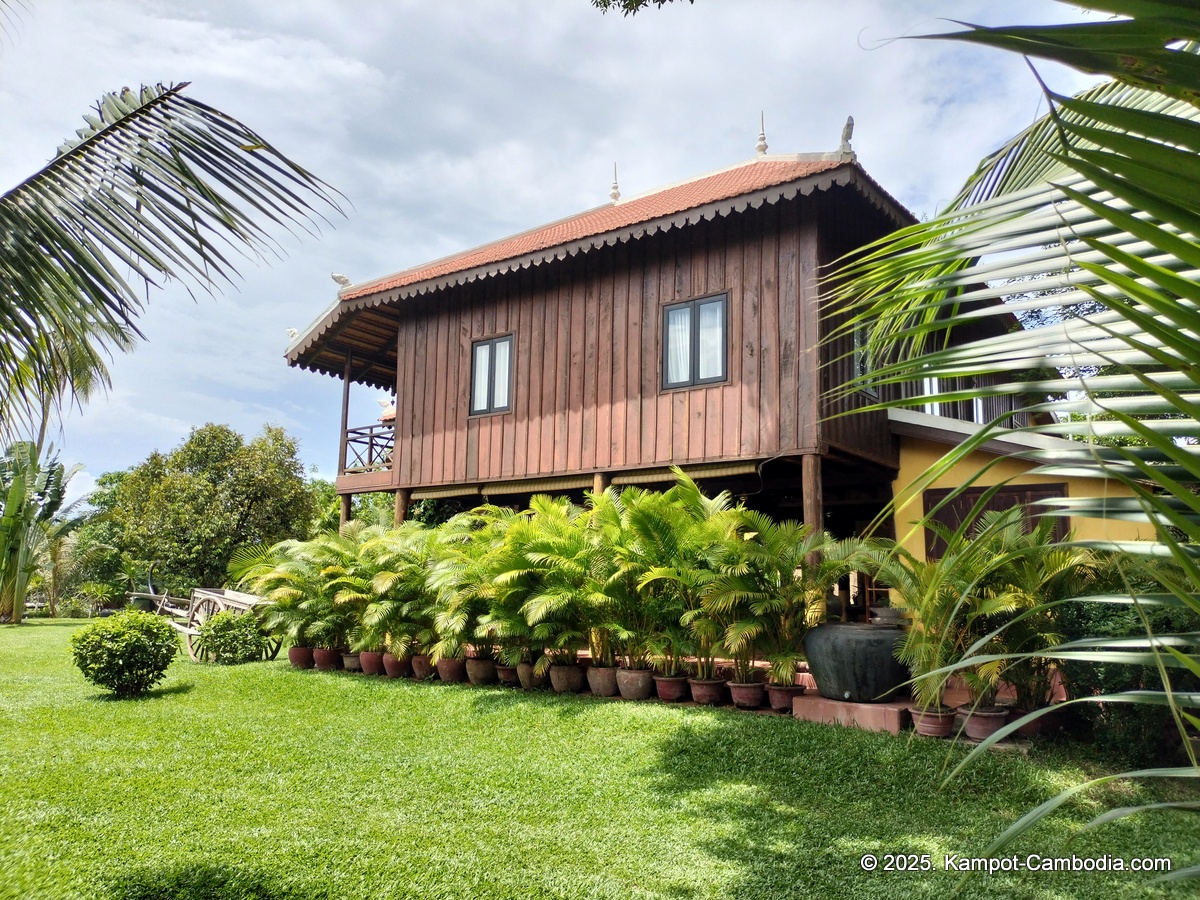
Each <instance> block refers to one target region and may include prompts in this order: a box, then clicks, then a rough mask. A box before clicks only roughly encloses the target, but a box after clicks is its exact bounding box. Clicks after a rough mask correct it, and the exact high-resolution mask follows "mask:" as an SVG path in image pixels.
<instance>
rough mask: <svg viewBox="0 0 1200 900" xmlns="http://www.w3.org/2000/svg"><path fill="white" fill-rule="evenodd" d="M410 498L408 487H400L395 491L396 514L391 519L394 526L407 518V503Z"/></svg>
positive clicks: (410, 492) (402, 522)
mask: <svg viewBox="0 0 1200 900" xmlns="http://www.w3.org/2000/svg"><path fill="white" fill-rule="evenodd" d="M411 500H412V491H410V490H409V489H408V488H400V489H399V490H397V491H396V515H395V517H394V518H393V521H394V522H395V523H396V527H399V526H401V525H403V524H404V520H405V519H407V518H408V504H409V501H411Z"/></svg>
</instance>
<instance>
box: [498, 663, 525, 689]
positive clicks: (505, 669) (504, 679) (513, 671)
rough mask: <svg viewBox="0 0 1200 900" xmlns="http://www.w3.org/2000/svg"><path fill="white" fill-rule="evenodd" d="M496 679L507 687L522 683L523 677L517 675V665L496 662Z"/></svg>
mask: <svg viewBox="0 0 1200 900" xmlns="http://www.w3.org/2000/svg"><path fill="white" fill-rule="evenodd" d="M496 680H497V681H499V682H500V683H501V684H502V685H504V686H505V687H517V686H518V685H519V684H520V683H521V679H520V678H518V677H517V667H516V666H506V665H503V664H502V663H496Z"/></svg>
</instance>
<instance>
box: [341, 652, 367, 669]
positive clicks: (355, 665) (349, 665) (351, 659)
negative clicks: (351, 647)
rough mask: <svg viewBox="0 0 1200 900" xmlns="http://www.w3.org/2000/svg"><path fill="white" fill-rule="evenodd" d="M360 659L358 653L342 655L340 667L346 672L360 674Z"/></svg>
mask: <svg viewBox="0 0 1200 900" xmlns="http://www.w3.org/2000/svg"><path fill="white" fill-rule="evenodd" d="M360 657H361V654H358V653H343V654H342V666H343V667H344V668H345V670H346V671H347V672H361V671H362V659H361V658H360Z"/></svg>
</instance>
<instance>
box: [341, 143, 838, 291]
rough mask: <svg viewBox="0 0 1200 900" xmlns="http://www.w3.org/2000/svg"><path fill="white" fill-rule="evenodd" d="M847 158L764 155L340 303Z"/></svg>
mask: <svg viewBox="0 0 1200 900" xmlns="http://www.w3.org/2000/svg"><path fill="white" fill-rule="evenodd" d="M849 163H850V159H848V158H843V157H842V156H840V155H839V154H833V153H829V154H808V155H801V156H764V157H759V158H756V159H752V160H750V161H749V162H745V163H740V164H739V165H736V166H731V167H730V168H728V169H723V170H721V171H719V172H713V173H712V174H710V175H703V176H701V177H699V178H695V179H692V180H690V181H685V182H682V183H679V184H675V185H670V186H668V187H665V188H660V189H658V190H655V191H652V192H650V193H648V194H643V195H641V196H637V197H631V198H630V199H628V200H619V201H618V202H616V203H612V204H607V205H605V206H600V207H596V208H595V209H590V210H587V211H586V212H582V213H579V214H577V215H574V216H570V217H568V218H566V219H560V220H559V221H557V222H551V223H550V224H549V225H543V226H540V227H538V228H534V229H531V230H529V231H525V232H522V233H520V234H516V235H513V236H512V237H508V238H504V239H502V240H499V241H494V242H492V243H490V244H484V245H483V246H482V247H476V248H474V249H472V250H467V251H465V252H463V253H456V254H454V255H453V256H448V257H445V258H444V259H440V260H435V261H434V262H430V263H426V264H424V265H421V266H418V267H416V268H413V269H407V270H405V271H403V272H397V273H396V274H394V275H389V276H387V277H384V278H380V279H376V280H374V281H369V282H365V283H363V284H357V285H353V286H351V287H348V288H346V289H345V290H343V291H341V292H340V293H339V295H338V296H339V298H340V299H341V300H342V301H343V302H344V301H348V300H354V299H355V298H358V297H363V296H366V295H367V294H375V293H379V292H380V291H388V290H393V289H395V288H400V287H404V286H406V285H411V284H416V283H419V282H422V281H428V280H430V279H434V278H439V277H442V276H445V275H450V274H453V273H455V272H462V271H465V270H467V269H473V268H476V267H477V266H486V265H488V264H491V263H497V262H501V261H503V260H507V259H513V258H516V257H521V256H525V255H527V254H530V253H536V252H538V251H539V250H546V249H549V248H551V247H558V246H560V245H562V244H569V243H571V242H573V241H578V240H582V239H585V238H588V237H591V236H593V235H599V234H605V233H606V232H610V231H616V230H619V229H622V228H628V227H630V226H632V225H637V224H640V223H642V222H649V221H651V220H654V219H659V218H662V217H664V216H670V215H674V214H676V213H680V212H683V211H684V210H689V209H694V208H696V207H699V206H704V205H706V204H709V203H716V202H718V201H721V200H727V199H729V198H731V197H737V196H740V195H742V194H748V193H751V192H753V191H759V190H762V189H764V188H769V187H772V186H774V185H777V184H784V183H786V182H789V181H795V180H796V179H799V178H807V177H809V176H812V175H818V174H820V173H822V172H827V171H829V170H832V169H836V168H838V167H839V166H844V165H847V164H849Z"/></svg>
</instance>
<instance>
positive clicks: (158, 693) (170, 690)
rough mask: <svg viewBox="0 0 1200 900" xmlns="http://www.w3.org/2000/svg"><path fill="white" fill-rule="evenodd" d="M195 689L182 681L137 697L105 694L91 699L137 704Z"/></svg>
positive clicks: (102, 701) (96, 695) (103, 701)
mask: <svg viewBox="0 0 1200 900" xmlns="http://www.w3.org/2000/svg"><path fill="white" fill-rule="evenodd" d="M195 687H196V686H195V685H194V684H192V683H191V682H190V681H184V682H181V683H180V684H173V685H171V686H170V687H164V688H151V689H150V690H148V691H146V693H144V694H140V695H138V696H137V697H118V696H117V695H116V694H111V693H107V692H106V693H103V694H93V695H92V698H91V699H93V700H96V701H99V702H101V703H137V702H138V701H145V700H155V699H157V698H159V697H171V696H174V695H176V694H190V693H191V692H192V691H193V690H194V689H195Z"/></svg>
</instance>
